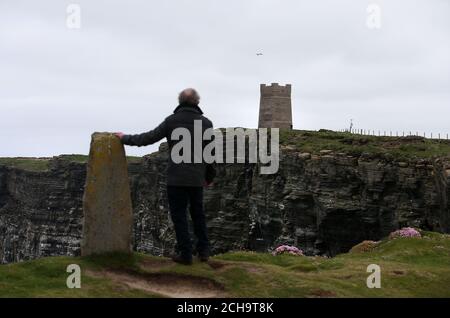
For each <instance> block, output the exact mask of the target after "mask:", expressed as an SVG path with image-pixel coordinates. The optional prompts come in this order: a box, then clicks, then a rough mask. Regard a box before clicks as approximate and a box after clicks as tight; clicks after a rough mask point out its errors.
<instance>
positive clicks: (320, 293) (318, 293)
mask: <svg viewBox="0 0 450 318" xmlns="http://www.w3.org/2000/svg"><path fill="white" fill-rule="evenodd" d="M309 295H310V296H313V297H320V298H330V297H336V294H335V293H334V292H332V291H330V290H324V289H314V290H313V291H311V293H310V294H309Z"/></svg>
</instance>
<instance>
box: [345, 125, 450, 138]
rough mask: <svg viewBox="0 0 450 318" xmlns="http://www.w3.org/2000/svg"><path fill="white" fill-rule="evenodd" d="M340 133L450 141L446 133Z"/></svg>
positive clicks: (377, 131)
mask: <svg viewBox="0 0 450 318" xmlns="http://www.w3.org/2000/svg"><path fill="white" fill-rule="evenodd" d="M339 132H345V133H351V134H355V135H362V136H379V137H408V136H416V137H423V138H426V139H433V140H450V139H449V137H450V136H449V134H447V133H444V134H441V133H426V132H423V133H422V132H418V131H415V132H414V131H387V130H372V129H354V128H353V129H341V130H339Z"/></svg>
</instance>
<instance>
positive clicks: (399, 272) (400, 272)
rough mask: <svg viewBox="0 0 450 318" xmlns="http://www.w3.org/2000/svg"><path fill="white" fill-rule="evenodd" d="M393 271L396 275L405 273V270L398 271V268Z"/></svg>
mask: <svg viewBox="0 0 450 318" xmlns="http://www.w3.org/2000/svg"><path fill="white" fill-rule="evenodd" d="M392 273H394V274H395V275H405V272H404V271H398V270H395V271H392Z"/></svg>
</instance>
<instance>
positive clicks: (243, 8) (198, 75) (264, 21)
mask: <svg viewBox="0 0 450 318" xmlns="http://www.w3.org/2000/svg"><path fill="white" fill-rule="evenodd" d="M73 2H75V1H73ZM70 3H72V2H71V1H61V0H54V1H50V0H48V1H44V0H39V1H33V0H29V1H20V0H0V83H1V88H0V109H1V115H0V123H1V126H0V127H1V134H0V156H53V155H58V154H70V153H84V154H87V153H88V151H89V142H90V134H91V133H92V132H94V131H123V132H125V133H138V132H143V131H147V130H150V129H152V128H154V127H155V126H156V125H157V124H159V123H160V122H161V121H162V120H163V119H164V118H165V117H166V116H167V115H169V114H170V113H171V112H172V110H173V109H174V107H175V106H176V105H177V101H176V97H177V94H178V92H179V91H180V90H182V89H183V88H185V87H195V88H197V89H198V90H199V92H200V94H201V96H202V101H201V107H202V108H203V110H204V112H205V114H206V116H207V117H209V118H210V119H211V120H212V121H213V122H214V125H215V127H235V126H240V127H249V128H254V127H256V126H257V119H258V107H259V84H260V83H267V84H269V83H272V82H279V83H280V84H286V83H290V84H292V86H293V88H292V89H293V92H292V100H293V113H294V127H295V128H296V129H320V128H327V129H336V130H337V129H342V128H345V127H348V126H349V122H350V119H353V120H354V122H355V127H357V128H365V129H374V130H387V131H389V130H393V131H396V130H399V131H402V130H405V131H414V132H415V131H419V132H422V133H423V132H424V131H426V132H427V133H430V132H434V133H439V132H441V133H445V134H446V133H450V124H449V122H450V91H449V88H450V1H448V0H427V1H425V0H417V1H414V0H404V1H403V0H384V1H380V0H378V1H375V0H371V1H364V0H358V1H355V0H318V1H303V0H226V1H225V0H221V1H219V0H195V1H188V0H164V1H149V0H147V1H130V0H127V1H125V0H123V1H111V0H107V1H106V0H105V1H98V0H84V1H77V2H75V3H78V4H79V5H80V8H81V28H80V29H70V28H68V27H67V25H66V19H67V13H66V9H67V6H68V5H69V4H70ZM371 3H375V4H378V5H379V6H380V8H381V10H382V11H381V28H380V29H370V28H368V27H367V24H366V21H367V18H368V13H367V7H368V5H369V4H371ZM258 52H261V53H263V55H262V56H257V55H256V53H258ZM154 150H155V146H153V147H146V148H140V149H138V148H130V147H128V148H127V153H128V154H131V155H143V154H147V153H150V152H153V151H154Z"/></svg>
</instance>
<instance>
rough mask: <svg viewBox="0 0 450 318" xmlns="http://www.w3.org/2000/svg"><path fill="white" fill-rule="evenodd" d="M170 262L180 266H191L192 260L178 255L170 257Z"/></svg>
mask: <svg viewBox="0 0 450 318" xmlns="http://www.w3.org/2000/svg"><path fill="white" fill-rule="evenodd" d="M172 261H174V262H175V263H178V264H182V265H192V258H184V257H182V256H180V255H174V256H172Z"/></svg>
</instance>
